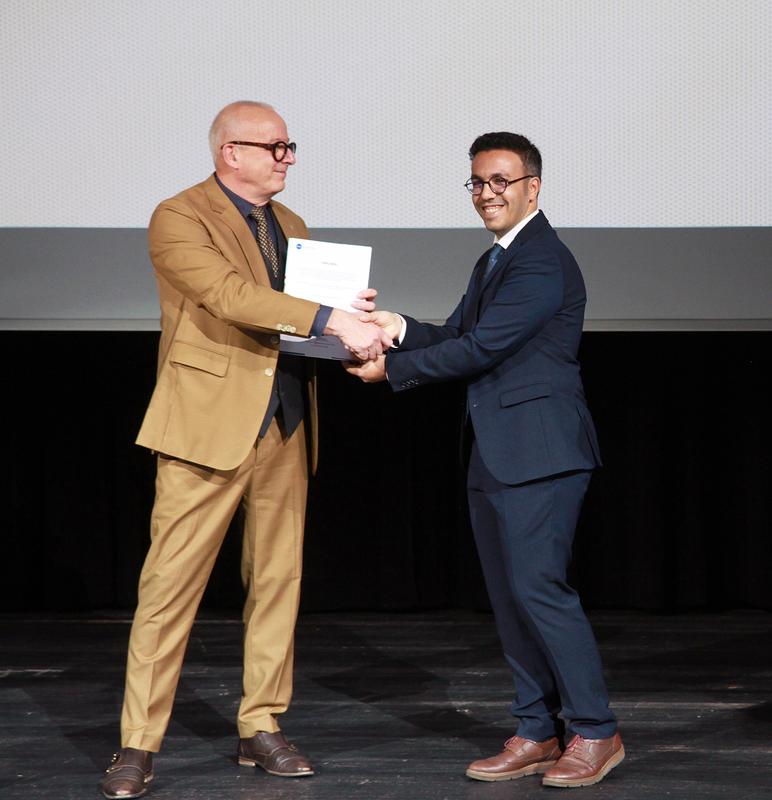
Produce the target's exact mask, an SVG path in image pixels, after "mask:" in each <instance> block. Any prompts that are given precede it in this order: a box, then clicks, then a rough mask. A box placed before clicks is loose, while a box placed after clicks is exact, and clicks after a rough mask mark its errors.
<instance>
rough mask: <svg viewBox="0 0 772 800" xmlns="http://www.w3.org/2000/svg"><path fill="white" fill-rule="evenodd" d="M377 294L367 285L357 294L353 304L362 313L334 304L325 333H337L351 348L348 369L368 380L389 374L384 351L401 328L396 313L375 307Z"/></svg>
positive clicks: (372, 380)
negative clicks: (385, 367) (345, 309)
mask: <svg viewBox="0 0 772 800" xmlns="http://www.w3.org/2000/svg"><path fill="white" fill-rule="evenodd" d="M376 294H377V292H376V291H375V289H365V290H363V291H361V292H360V293H359V294H358V295H357V298H358V299H357V300H355V301H354V302H353V303H352V305H353V306H354V307H355V308H358V309H359V310H360V311H361V312H362V313H359V314H358V313H352V312H349V311H342V310H341V309H339V308H334V309H333V310H332V313H331V314H330V318H329V320H328V321H327V327H326V328H325V329H324V332H325V333H326V334H332V335H333V336H337V337H338V338H339V339H340V340H341V341H342V342H343V345H344V347H345V348H346V349H347V350H349V351H350V352H351V355H352V362H351V363H349V364H347V365H346V371H347V372H349V374H352V375H356V376H357V377H359V378H361V379H362V380H363V381H365V382H366V383H372V382H375V381H379V380H383V379H384V378H385V377H386V373H385V369H384V362H385V356H384V355H383V353H385V351H387V350H388V349H389V348H390V347H391V346H392V344H393V342H394V339H396V338H397V337H398V336H399V334H400V331H401V328H402V320H401V318H400V317H399V316H398V315H397V314H394V313H393V312H391V311H375V303H374V302H373V299H374V298H375V296H376Z"/></svg>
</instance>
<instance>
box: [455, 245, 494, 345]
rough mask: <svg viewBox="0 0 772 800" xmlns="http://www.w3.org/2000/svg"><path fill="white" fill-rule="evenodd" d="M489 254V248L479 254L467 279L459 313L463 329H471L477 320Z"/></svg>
mask: <svg viewBox="0 0 772 800" xmlns="http://www.w3.org/2000/svg"><path fill="white" fill-rule="evenodd" d="M491 249H493V248H491ZM490 254H491V250H490V249H489V250H486V251H485V252H484V253H483V254H482V255H481V256H480V258H479V259H478V260H477V263H476V264H475V267H474V269H473V270H472V276H471V278H470V279H469V286H468V287H467V290H466V295H465V297H464V308H463V312H462V315H461V326H462V328H463V329H464V330H465V331H471V330H472V328H474V326H475V323H476V322H477V317H478V311H479V306H480V298H481V297H482V284H483V276H484V274H485V266H486V264H487V263H488V258H489V256H490Z"/></svg>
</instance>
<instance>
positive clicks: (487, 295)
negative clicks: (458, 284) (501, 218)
mask: <svg viewBox="0 0 772 800" xmlns="http://www.w3.org/2000/svg"><path fill="white" fill-rule="evenodd" d="M546 227H549V222H548V221H547V218H546V217H545V216H544V214H543V212H541V211H539V213H538V214H537V215H536V216H535V217H534V218H533V219H532V220H531V221H530V222H529V223H528V224H527V225H526V226H525V227H524V228H523V230H521V231H520V232H519V233H518V234H517V236H515V238H514V240H513V241H512V243H511V244H510V245H509V247H507V249H506V250H505V251H504V254H503V255H501V256H500V257H499V260H498V261H497V262H496V266H495V267H494V268H493V269H492V270H491V271H490V273H489V274H488V275H487V276H485V267H486V265H487V263H488V257H489V256H490V253H491V251H490V250H486V251H485V252H484V253H483V254H482V256H481V257H480V260H479V261H478V262H477V264H476V265H475V268H474V271H473V273H472V279H471V281H470V283H469V290H468V292H467V301H466V302H465V303H464V314H463V318H462V323H463V326H464V330H467V331H469V330H471V329H472V328H473V327H474V326H475V325H476V323H477V320H478V319H479V318H480V315H481V314H482V311H483V309H484V308H485V307H486V306H487V305H488V303H489V302H490V301H491V299H492V298H493V297H494V295H495V294H496V289H497V288H498V286H499V284H500V283H501V279H502V277H503V275H504V273H505V272H506V270H507V268H508V266H509V265H510V264H511V263H512V261H514V259H515V256H516V255H517V251H518V250H519V249H520V248H521V247H522V246H523V244H525V242H527V241H528V240H529V239H531V238H533V237H534V236H535V235H536V234H537V233H539V232H540V231H542V230H544V228H546ZM491 249H492V248H491Z"/></svg>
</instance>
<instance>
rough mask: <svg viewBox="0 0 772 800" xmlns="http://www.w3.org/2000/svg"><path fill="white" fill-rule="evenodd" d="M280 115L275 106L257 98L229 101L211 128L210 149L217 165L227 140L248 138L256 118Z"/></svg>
mask: <svg viewBox="0 0 772 800" xmlns="http://www.w3.org/2000/svg"><path fill="white" fill-rule="evenodd" d="M270 116H276V117H278V116H279V115H278V114H277V113H276V111H275V110H274V108H273V106H269V105H268V103H258V102H257V101H255V100H237V101H236V102H235V103H229V104H228V105H227V106H225V108H223V109H222V110H221V111H220V112H219V113H218V115H217V116H216V117H215V118H214V121H213V122H212V127H211V128H210V129H209V149H210V150H211V151H212V159H213V160H214V163H215V166H216V165H217V159H218V158H219V157H220V150H221V148H222V146H223V144H225V142H232V141H234V140H235V141H238V140H239V139H248V138H249V136H246V135H245V133H248V131H249V128H250V125H251V124H252V123H253V122H254V121H255V119H256V118H257V119H262V118H267V117H270Z"/></svg>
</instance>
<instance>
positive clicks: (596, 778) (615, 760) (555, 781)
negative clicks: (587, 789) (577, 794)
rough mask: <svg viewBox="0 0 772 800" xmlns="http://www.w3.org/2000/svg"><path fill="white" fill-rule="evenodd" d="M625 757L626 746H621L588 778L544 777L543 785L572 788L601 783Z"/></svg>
mask: <svg viewBox="0 0 772 800" xmlns="http://www.w3.org/2000/svg"><path fill="white" fill-rule="evenodd" d="M624 757H625V748H624V747H620V749H619V750H617V752H616V753H614V755H613V756H611V758H610V759H609V760H608V761H607V762H606V763H605V764H604V765H603V766H602V767H601V768H600V769H599V770H598V772H596V773H595V774H594V775H590V776H589V777H587V778H571V779H568V778H543V779H542V782H541V783H542V786H557V787H558V788H560V789H571V788H575V787H579V786H593V785H594V784H596V783H600V782H601V781H602V780H603V779H604V778H605V777H606V775H608V774H609V772H611V770H612V769H614V767H616V766H618V765H619V764H621V763H622V761H623V759H624Z"/></svg>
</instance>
